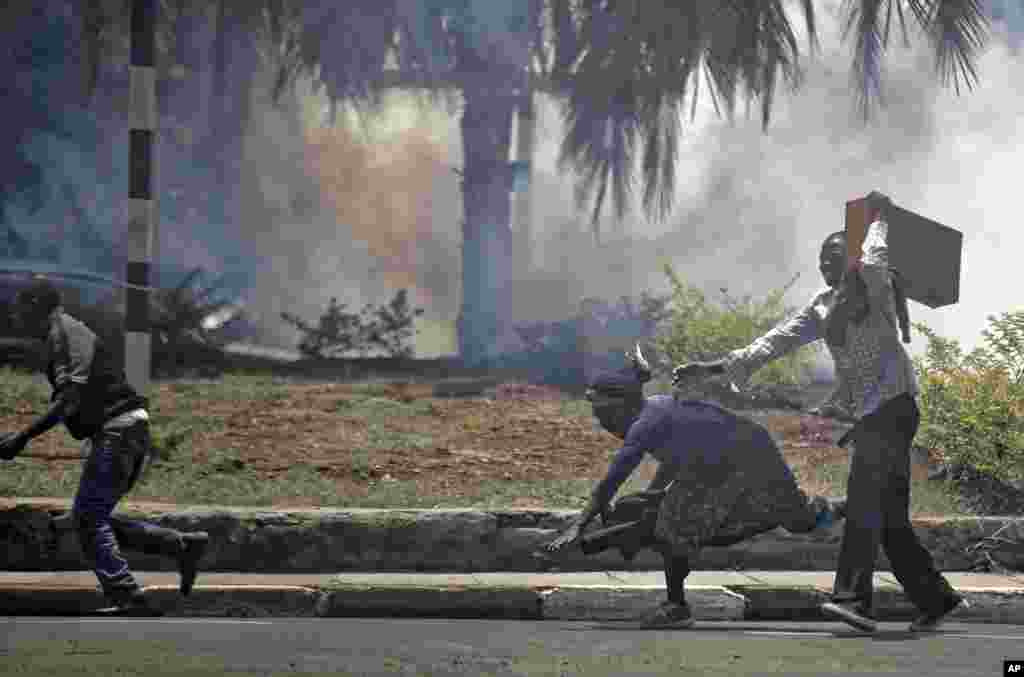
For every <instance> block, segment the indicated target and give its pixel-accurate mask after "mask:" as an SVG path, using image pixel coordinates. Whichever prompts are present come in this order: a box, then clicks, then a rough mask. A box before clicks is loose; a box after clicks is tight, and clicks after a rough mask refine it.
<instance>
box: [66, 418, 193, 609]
mask: <svg viewBox="0 0 1024 677" xmlns="http://www.w3.org/2000/svg"><path fill="white" fill-rule="evenodd" d="M89 444H90V446H91V449H90V450H89V454H88V457H87V458H86V461H85V467H84V469H83V471H82V479H81V481H80V483H79V486H78V493H77V494H76V495H75V502H74V508H73V512H74V518H75V528H76V530H77V532H78V537H79V541H80V542H81V546H82V552H83V554H84V555H85V557H86V559H88V560H90V561H91V562H92V563H93V567H94V571H95V572H96V578H97V579H99V583H100V587H102V588H103V593H104V594H105V595H106V596H107V597H108V598H110V599H111V600H112V601H114V602H115V603H117V602H124V601H126V600H127V599H129V598H132V597H135V596H138V595H139V594H141V590H140V588H139V584H138V583H137V582H136V581H135V578H134V577H133V576H132V574H131V571H130V570H129V568H128V562H127V560H125V559H124V557H123V556H122V555H121V552H120V548H119V547H118V546H119V545H120V546H121V547H123V548H125V549H127V550H134V551H137V552H143V553H147V554H153V555H164V556H167V557H177V556H179V555H180V554H181V552H182V550H183V546H184V544H183V542H182V539H181V533H180V532H178V531H175V530H174V529H166V528H164V527H159V526H156V525H154V524H149V523H147V522H138V521H133V520H127V519H124V518H120V517H114V516H113V515H112V513H113V511H114V508H115V506H116V505H117V503H118V501H120V500H121V497H122V496H124V495H125V494H126V493H127V492H128V491H129V490H130V489H131V488H132V487H133V486H134V485H135V482H136V481H138V479H139V476H140V475H141V474H142V470H143V468H144V466H145V464H146V460H147V458H148V454H149V448H150V444H151V443H150V437H149V424H148V423H146V422H145V421H139V422H137V423H134V424H133V425H131V426H130V427H126V428H117V429H104V430H102V431H100V432H99V433H97V434H96V436H94V437H93V438H92V439H91V440H89Z"/></svg>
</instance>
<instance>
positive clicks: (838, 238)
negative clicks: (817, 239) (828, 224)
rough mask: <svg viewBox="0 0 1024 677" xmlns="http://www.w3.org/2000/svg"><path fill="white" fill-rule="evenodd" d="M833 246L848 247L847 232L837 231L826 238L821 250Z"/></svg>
mask: <svg viewBox="0 0 1024 677" xmlns="http://www.w3.org/2000/svg"><path fill="white" fill-rule="evenodd" d="M833 245H841V246H843V247H845V246H846V231H845V230H837V231H836V232H834V233H832V234H831V235H829V236H828V237H826V238H825V241H824V242H822V243H821V248H822V249H824V248H825V247H831V246H833Z"/></svg>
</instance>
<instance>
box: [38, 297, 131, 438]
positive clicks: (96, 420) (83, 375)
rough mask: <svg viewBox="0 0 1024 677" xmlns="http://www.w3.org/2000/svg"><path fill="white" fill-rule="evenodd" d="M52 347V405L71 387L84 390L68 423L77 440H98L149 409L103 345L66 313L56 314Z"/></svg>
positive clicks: (50, 340) (48, 372)
mask: <svg viewBox="0 0 1024 677" xmlns="http://www.w3.org/2000/svg"><path fill="white" fill-rule="evenodd" d="M46 344H47V365H46V378H47V380H49V382H50V386H51V387H52V388H53V396H52V397H51V400H56V399H57V398H58V397H60V396H61V395H62V394H65V391H66V389H67V388H77V389H78V397H76V398H74V399H75V401H76V404H77V406H75V407H74V408H73V409H72V411H71V412H70V413H69V414H68V415H66V416H65V417H64V420H63V423H64V425H65V427H67V429H68V432H69V433H71V436H72V437H74V438H75V439H76V440H82V439H86V438H88V437H92V436H93V435H95V434H96V433H98V432H99V431H100V429H101V428H102V427H103V424H104V423H106V422H107V421H109V420H110V419H112V418H114V417H116V416H120V415H121V414H124V413H126V412H129V411H132V410H134V409H144V408H146V407H147V406H148V401H147V400H146V398H145V397H143V396H141V395H139V394H138V393H137V392H136V391H135V389H134V388H132V387H131V386H130V385H129V384H128V382H127V381H126V380H125V377H124V371H123V370H122V369H121V368H120V367H119V366H118V365H117V364H116V363H115V361H114V357H113V355H112V354H111V352H110V350H109V349H108V348H107V346H106V345H105V344H104V342H103V340H102V339H100V338H99V337H98V336H96V334H95V333H93V332H92V330H90V329H89V328H88V327H87V326H85V324H83V323H82V322H79V321H78V320H76V319H75V318H73V317H71V316H70V315H68V314H67V313H65V312H63V311H62V310H61V309H60V308H58V309H57V310H55V311H54V312H53V313H52V314H51V315H50V332H49V335H48V336H47V341H46Z"/></svg>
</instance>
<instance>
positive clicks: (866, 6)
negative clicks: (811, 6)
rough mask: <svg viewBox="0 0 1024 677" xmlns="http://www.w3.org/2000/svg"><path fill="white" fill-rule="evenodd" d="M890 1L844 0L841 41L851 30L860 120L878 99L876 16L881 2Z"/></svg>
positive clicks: (880, 43) (879, 54) (881, 42)
mask: <svg viewBox="0 0 1024 677" xmlns="http://www.w3.org/2000/svg"><path fill="white" fill-rule="evenodd" d="M891 1H892V0H846V6H847V8H848V9H847V18H846V25H845V26H844V28H843V40H846V39H847V37H848V36H849V35H850V33H851V32H852V33H853V35H854V39H855V44H854V57H853V71H852V73H853V78H854V82H855V87H856V94H857V105H858V107H859V108H860V111H861V116H862V117H863V119H864V120H867V119H868V117H870V114H871V108H872V104H873V102H874V101H875V100H876V99H877V100H879V101H881V100H882V72H881V70H882V51H883V49H884V40H883V38H882V33H881V30H880V28H879V16H880V14H881V8H882V3H883V2H891ZM896 1H897V2H898V1H899V0H896ZM913 4H914V0H911V5H913ZM912 9H913V7H912Z"/></svg>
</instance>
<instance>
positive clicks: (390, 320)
mask: <svg viewBox="0 0 1024 677" xmlns="http://www.w3.org/2000/svg"><path fill="white" fill-rule="evenodd" d="M346 305H347V304H344V303H338V299H337V298H332V299H331V300H330V303H329V304H328V305H327V309H326V310H325V311H324V312H323V314H322V315H321V316H320V320H319V321H318V323H317V324H316V325H312V324H309V323H307V322H306V321H305V320H303V319H302V318H300V317H297V316H296V315H293V314H291V313H281V318H282V319H283V320H284V321H285V322H287V323H289V324H291V325H292V326H294V327H295V328H296V329H298V330H299V331H300V332H301V333H302V334H303V336H302V338H301V339H300V340H299V344H298V349H299V352H300V353H302V355H303V356H304V357H307V358H314V359H315V358H331V357H342V356H344V355H346V354H348V353H352V352H355V353H358V354H361V355H366V354H368V353H370V352H371V351H373V350H379V351H383V352H385V353H387V354H388V355H390V356H392V357H412V356H413V354H414V349H413V346H412V345H410V341H411V339H412V338H413V336H414V335H415V333H416V331H415V329H413V324H414V322H415V318H417V317H419V316H420V315H422V314H423V309H422V308H415V309H414V308H412V307H411V306H410V305H409V296H408V292H407V291H406V290H405V289H400V290H399V291H398V292H396V293H395V296H394V297H393V298H392V299H391V301H390V302H389V303H388V304H387V305H383V306H378V307H376V308H374V307H373V305H372V304H369V303H368V304H366V305H365V306H363V309H362V310H361V311H360V312H358V313H349V312H346V310H345V307H346Z"/></svg>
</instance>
